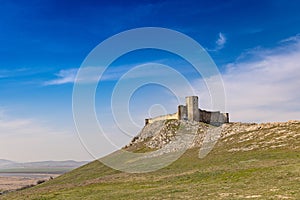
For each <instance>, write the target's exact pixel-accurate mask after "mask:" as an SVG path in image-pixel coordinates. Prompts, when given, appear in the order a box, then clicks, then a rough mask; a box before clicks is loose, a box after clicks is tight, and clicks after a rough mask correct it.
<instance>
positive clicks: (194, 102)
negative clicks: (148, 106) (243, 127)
mask: <svg viewBox="0 0 300 200" xmlns="http://www.w3.org/2000/svg"><path fill="white" fill-rule="evenodd" d="M185 100H186V105H185V106H184V105H179V106H178V111H177V112H176V113H174V114H168V115H163V116H158V117H155V118H149V119H145V125H147V124H150V123H153V122H155V121H159V120H168V119H177V120H190V121H197V122H204V123H207V124H212V125H221V124H224V123H228V122H229V114H228V113H221V112H220V111H206V110H201V109H199V108H198V97H197V96H188V97H186V98H185Z"/></svg>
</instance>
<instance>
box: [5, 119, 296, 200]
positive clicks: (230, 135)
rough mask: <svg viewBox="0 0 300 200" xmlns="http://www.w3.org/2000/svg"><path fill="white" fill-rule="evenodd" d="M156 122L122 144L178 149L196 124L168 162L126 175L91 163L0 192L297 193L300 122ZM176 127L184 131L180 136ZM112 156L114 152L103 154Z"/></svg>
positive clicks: (116, 195) (139, 195)
mask: <svg viewBox="0 0 300 200" xmlns="http://www.w3.org/2000/svg"><path fill="white" fill-rule="evenodd" d="M159 123H160V124H152V125H149V126H148V125H147V126H148V127H147V126H146V127H145V128H144V129H143V130H142V132H141V133H140V134H139V135H138V136H137V137H135V138H134V140H133V141H132V142H131V144H129V145H128V146H126V147H125V149H126V150H127V151H132V152H158V151H155V150H159V149H164V151H163V153H165V154H168V153H172V152H176V151H177V149H176V148H174V147H175V146H174V145H172V144H180V141H182V140H181V139H182V138H185V134H189V133H188V130H197V134H196V136H195V137H194V138H193V141H192V143H190V144H189V147H188V149H187V151H185V153H184V154H183V155H182V156H181V157H180V158H179V159H178V160H176V161H175V162H173V163H172V164H171V165H169V166H167V167H164V168H162V169H160V170H157V171H153V172H149V173H125V172H122V171H118V170H114V169H111V168H109V167H107V166H105V165H103V164H102V163H101V162H99V161H94V162H91V163H89V164H87V165H84V166H82V167H80V168H77V169H75V170H73V171H71V172H69V173H66V174H64V175H62V176H60V177H58V178H55V179H53V180H50V181H48V182H45V183H43V184H40V185H38V186H35V187H32V188H29V189H25V190H22V191H17V192H12V193H9V194H6V195H2V196H0V198H2V199H300V190H299V182H300V121H289V122H285V123H265V124H253V123H252V124H249V123H229V124H224V125H223V126H221V127H211V126H208V125H206V124H202V123H190V124H189V122H183V121H177V120H175V121H174V120H171V121H170V120H168V121H162V122H159ZM182 126H184V127H185V129H184V131H183V132H181V133H180V134H182V135H178V134H179V132H180V131H179V129H180V127H182ZM155 127H156V128H155ZM215 128H217V129H220V130H221V132H220V135H219V138H217V140H214V139H212V138H216V137H210V139H211V140H206V138H207V137H206V135H207V134H208V133H209V132H210V130H212V129H213V130H215ZM212 136H215V135H212ZM210 142H215V143H216V144H215V145H214V148H213V149H212V151H210V152H209V151H207V152H206V153H208V155H207V156H205V157H203V158H202V159H200V158H199V147H201V146H203V145H204V146H205V145H206V143H210ZM116 156H118V152H117V153H114V154H112V155H110V156H108V157H110V158H114V157H116ZM156 156H157V157H159V156H160V153H159V154H157V155H156ZM200 157H201V156H200ZM143 159H144V161H147V158H143ZM132 162H133V163H134V162H135V161H134V160H133V161H132Z"/></svg>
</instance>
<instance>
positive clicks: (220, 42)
mask: <svg viewBox="0 0 300 200" xmlns="http://www.w3.org/2000/svg"><path fill="white" fill-rule="evenodd" d="M226 43H227V38H226V36H225V35H224V33H221V32H220V33H219V35H218V39H217V40H216V41H215V47H214V48H211V49H210V48H207V51H219V50H221V49H223V48H224V47H225V44H226Z"/></svg>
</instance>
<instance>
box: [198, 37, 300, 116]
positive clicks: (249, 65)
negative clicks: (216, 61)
mask: <svg viewBox="0 0 300 200" xmlns="http://www.w3.org/2000/svg"><path fill="white" fill-rule="evenodd" d="M299 58H300V38H299V37H292V38H290V39H286V40H285V41H284V42H281V43H279V45H278V46H277V47H275V48H272V49H264V48H255V50H251V51H250V53H249V52H248V53H245V54H244V56H243V59H242V60H241V59H239V60H237V61H236V62H234V63H230V64H228V65H227V66H226V67H227V71H226V72H225V73H224V74H223V81H224V85H225V89H226V95H227V110H228V111H229V112H230V114H231V118H232V120H234V121H257V122H261V121H285V120H290V119H299V117H300V101H299V99H300V93H299V92H298V91H299V85H300V79H299V77H300V63H299ZM199 93H201V92H199ZM200 96H201V99H202V103H204V104H207V105H208V104H209V102H210V101H209V99H210V97H209V96H208V95H207V94H203V93H202V94H200Z"/></svg>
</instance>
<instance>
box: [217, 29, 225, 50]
mask: <svg viewBox="0 0 300 200" xmlns="http://www.w3.org/2000/svg"><path fill="white" fill-rule="evenodd" d="M226 41H227V39H226V37H225V35H224V34H223V33H221V32H220V33H219V38H218V40H217V41H216V44H217V47H216V49H222V48H224V45H225V44H226Z"/></svg>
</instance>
